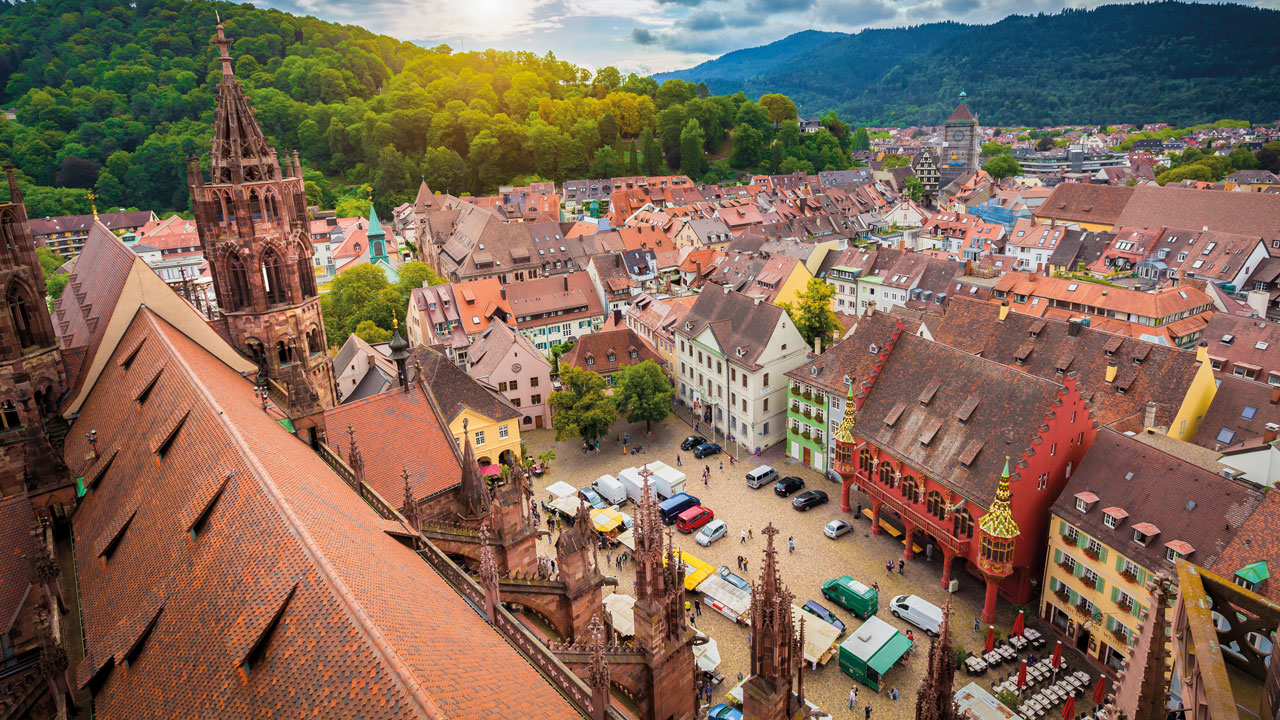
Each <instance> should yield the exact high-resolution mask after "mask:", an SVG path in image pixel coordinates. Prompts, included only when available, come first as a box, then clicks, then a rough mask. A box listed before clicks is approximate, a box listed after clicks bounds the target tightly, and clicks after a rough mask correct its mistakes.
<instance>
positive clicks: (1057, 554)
mask: <svg viewBox="0 0 1280 720" xmlns="http://www.w3.org/2000/svg"><path fill="white" fill-rule="evenodd" d="M1053 561H1054V562H1055V563H1060V562H1062V551H1061V550H1058V549H1057V548H1055V549H1054V551H1053Z"/></svg>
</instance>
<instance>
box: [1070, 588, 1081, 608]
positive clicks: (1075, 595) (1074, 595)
mask: <svg viewBox="0 0 1280 720" xmlns="http://www.w3.org/2000/svg"><path fill="white" fill-rule="evenodd" d="M1067 592H1069V593H1071V604H1072V605H1075V604H1076V603H1078V602H1080V594H1079V593H1077V592H1076V591H1075V590H1071V589H1068V590H1067Z"/></svg>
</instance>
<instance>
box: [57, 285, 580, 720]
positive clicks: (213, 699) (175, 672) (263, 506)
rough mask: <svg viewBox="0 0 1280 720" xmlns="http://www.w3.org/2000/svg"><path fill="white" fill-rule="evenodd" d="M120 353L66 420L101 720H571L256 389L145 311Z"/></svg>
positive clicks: (89, 660) (87, 636) (86, 667)
mask: <svg viewBox="0 0 1280 720" xmlns="http://www.w3.org/2000/svg"><path fill="white" fill-rule="evenodd" d="M115 347H116V351H115V352H113V353H112V356H111V358H110V361H109V362H108V363H107V366H106V370H105V371H104V372H103V373H102V376H101V378H100V379H101V382H98V383H97V384H96V385H95V386H94V387H93V389H92V392H91V393H90V395H89V397H88V399H87V401H86V402H85V403H84V405H83V407H82V408H81V412H80V416H79V418H78V419H77V427H79V426H80V425H81V424H83V425H84V426H85V427H93V428H96V429H97V430H98V444H97V449H98V454H99V455H98V456H99V460H98V462H97V463H95V464H94V465H91V466H90V467H89V468H87V470H86V483H88V484H89V485H91V486H92V490H91V491H90V492H89V494H88V495H86V496H85V498H84V499H83V500H82V501H81V503H80V505H79V507H78V508H77V511H76V514H75V517H74V520H73V523H74V525H73V531H74V535H75V540H76V544H77V547H78V548H80V552H77V554H76V571H77V576H78V581H79V587H80V593H81V608H82V615H81V617H82V620H83V633H84V641H85V648H86V653H87V655H86V658H85V660H84V661H83V662H82V663H81V664H80V668H79V671H78V672H77V676H76V680H75V682H76V684H77V685H78V686H79V687H81V688H85V687H89V686H92V687H93V688H94V691H95V695H94V710H95V714H96V716H97V717H100V718H104V719H107V720H109V719H111V718H136V717H177V716H184V715H192V714H195V715H207V714H216V715H219V716H237V717H247V716H249V715H253V714H270V715H274V716H279V717H300V716H302V715H304V714H311V713H313V712H315V711H316V710H317V708H326V709H327V710H326V712H329V713H335V714H340V715H343V716H351V717H355V716H359V717H365V718H407V717H414V718H418V717H421V718H427V717H442V716H447V717H481V716H490V715H493V714H500V715H506V716H540V717H555V718H569V717H576V713H574V712H573V710H572V708H571V707H570V706H569V705H568V704H567V702H566V701H565V700H564V698H563V697H562V696H561V695H560V694H559V693H558V692H557V691H556V690H555V689H554V688H553V687H552V686H551V685H550V684H549V683H548V682H547V681H546V680H545V679H544V678H543V677H542V676H541V675H540V674H538V672H536V671H535V670H534V668H533V667H532V666H531V665H530V664H529V663H528V662H527V661H526V660H525V659H524V658H523V657H522V656H520V655H519V654H518V653H517V652H516V651H515V649H514V648H512V646H511V645H510V644H508V643H507V642H506V641H505V640H504V639H503V638H501V637H500V636H499V635H498V634H497V633H496V632H494V631H493V629H492V628H491V627H490V626H489V625H488V624H487V623H486V622H485V621H484V620H483V619H482V618H481V617H480V616H479V614H478V613H476V612H475V610H474V609H473V608H472V607H471V606H469V605H468V604H467V603H466V602H465V601H464V600H463V599H462V598H461V597H460V596H459V595H458V594H457V593H456V592H455V591H454V590H453V589H452V588H451V587H450V586H449V585H447V584H446V583H445V582H444V580H443V579H442V578H441V577H440V576H439V575H438V574H437V573H436V572H435V571H434V570H432V569H431V568H430V566H429V565H427V564H426V563H425V562H424V561H423V560H422V559H420V558H419V557H418V556H417V555H416V554H415V553H414V552H413V551H412V550H411V549H409V548H408V547H406V546H405V545H402V544H401V543H400V542H399V541H397V540H395V539H394V538H392V537H391V536H390V535H388V534H387V532H388V530H391V529H392V527H391V524H390V523H388V521H385V520H383V519H382V518H380V517H379V516H378V515H377V514H376V513H374V511H373V510H372V509H371V508H370V507H369V506H368V505H367V504H365V502H364V501H363V500H362V499H361V498H360V497H359V496H358V495H357V494H356V493H354V492H353V491H352V490H351V488H349V487H348V486H347V485H346V484H345V483H344V482H343V481H342V480H341V479H340V478H339V477H338V476H337V475H335V474H334V473H333V472H332V471H331V470H330V469H329V467H328V466H327V465H325V464H324V463H323V462H322V461H321V460H320V458H319V456H318V455H316V454H315V453H314V452H312V451H311V450H310V449H309V448H308V447H307V446H306V445H305V444H304V443H303V442H302V441H301V440H299V439H298V438H296V437H294V436H293V435H291V434H290V433H288V432H287V431H286V430H285V429H284V428H282V427H281V426H280V425H279V424H277V422H276V419H275V416H274V414H272V413H267V412H263V410H262V408H261V406H260V404H259V401H258V399H257V397H256V396H255V393H254V386H253V384H252V383H251V381H249V380H247V379H245V378H244V377H241V376H240V374H239V373H237V372H235V371H234V370H232V369H231V368H230V367H228V366H226V365H224V364H223V363H221V362H220V361H218V360H217V359H216V357H215V356H214V355H212V354H210V353H209V352H207V351H206V350H205V349H204V348H202V347H201V346H199V345H197V344H196V343H194V342H193V341H192V340H191V339H189V338H188V337H187V336H186V335H183V334H182V333H180V332H178V331H177V330H176V329H174V328H173V327H172V326H170V325H168V324H167V323H165V322H164V321H163V320H162V319H160V318H159V317H158V316H157V315H155V314H154V313H152V312H151V311H150V310H149V309H146V308H143V309H142V310H141V311H140V312H138V313H137V315H136V316H134V318H133V320H132V322H131V323H129V326H128V328H127V329H126V331H125V333H124V335H123V337H122V339H121V341H120V343H118V344H117V345H116V346H115ZM151 376H154V377H155V379H154V382H150V381H148V380H147V378H148V377H151ZM88 449H89V448H88V445H87V441H86V440H85V439H84V438H83V433H79V432H73V433H71V434H70V435H68V437H67V447H66V457H67V458H68V459H69V460H71V462H72V463H73V464H77V463H79V462H80V459H82V458H84V457H85V455H86V453H87V451H88ZM395 527H396V528H399V527H400V526H399V525H398V524H397V525H395ZM494 668H501V670H502V678H501V682H500V684H499V683H495V680H494V675H493V671H494Z"/></svg>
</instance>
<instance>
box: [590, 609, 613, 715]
mask: <svg viewBox="0 0 1280 720" xmlns="http://www.w3.org/2000/svg"><path fill="white" fill-rule="evenodd" d="M587 632H588V633H589V635H590V637H591V669H590V671H589V673H588V683H589V684H590V685H591V689H592V690H599V691H602V692H603V693H604V695H605V696H606V697H607V696H608V694H609V663H608V662H606V661H605V659H604V648H605V642H604V623H603V622H601V621H600V614H599V613H597V614H595V615H592V616H591V622H590V623H588V624H587Z"/></svg>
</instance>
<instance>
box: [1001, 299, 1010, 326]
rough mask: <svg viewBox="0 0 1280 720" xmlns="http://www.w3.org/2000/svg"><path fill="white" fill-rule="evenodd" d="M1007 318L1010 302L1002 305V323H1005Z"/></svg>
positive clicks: (1006, 301)
mask: <svg viewBox="0 0 1280 720" xmlns="http://www.w3.org/2000/svg"><path fill="white" fill-rule="evenodd" d="M1007 317H1009V301H1008V300H1005V301H1004V302H1002V303H1000V322H1004V319H1005V318H1007Z"/></svg>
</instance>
